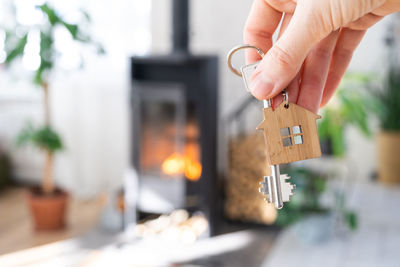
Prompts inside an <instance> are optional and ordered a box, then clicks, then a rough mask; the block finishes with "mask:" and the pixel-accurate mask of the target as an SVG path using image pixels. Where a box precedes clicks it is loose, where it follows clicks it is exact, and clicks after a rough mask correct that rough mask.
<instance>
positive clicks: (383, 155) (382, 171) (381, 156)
mask: <svg viewBox="0 0 400 267" xmlns="http://www.w3.org/2000/svg"><path fill="white" fill-rule="evenodd" d="M378 179H379V181H380V182H382V183H385V184H397V183H400V132H381V133H379V135H378Z"/></svg>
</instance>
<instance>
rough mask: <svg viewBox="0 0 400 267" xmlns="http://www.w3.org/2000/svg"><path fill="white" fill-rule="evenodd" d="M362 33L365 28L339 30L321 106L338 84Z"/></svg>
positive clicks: (362, 35)
mask: <svg viewBox="0 0 400 267" xmlns="http://www.w3.org/2000/svg"><path fill="white" fill-rule="evenodd" d="M364 35H365V30H364V31H357V30H351V29H346V28H343V29H342V30H341V31H340V35H339V39H338V41H337V43H336V47H335V50H334V51H333V55H332V59H331V65H330V67H329V73H328V78H327V80H326V83H325V88H324V93H323V95H322V101H321V105H320V106H321V107H323V106H325V105H326V103H328V101H329V99H330V98H331V97H332V95H333V94H334V92H335V91H336V89H337V87H338V86H339V83H340V81H341V80H342V77H343V75H344V74H345V72H346V69H347V67H348V66H349V64H350V61H351V58H352V56H353V52H354V50H355V49H356V48H357V46H358V45H359V43H360V42H361V40H362V38H363V37H364Z"/></svg>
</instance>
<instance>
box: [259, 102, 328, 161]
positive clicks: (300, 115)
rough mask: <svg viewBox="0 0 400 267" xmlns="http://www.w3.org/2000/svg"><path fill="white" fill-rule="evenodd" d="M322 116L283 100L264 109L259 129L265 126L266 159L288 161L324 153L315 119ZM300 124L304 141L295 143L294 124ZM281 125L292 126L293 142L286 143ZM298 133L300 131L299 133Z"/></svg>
mask: <svg viewBox="0 0 400 267" xmlns="http://www.w3.org/2000/svg"><path fill="white" fill-rule="evenodd" d="M320 118H321V116H319V115H317V114H314V113H312V112H311V111H308V110H307V109H305V108H302V107H300V106H298V105H296V104H294V103H290V104H289V108H285V105H284V103H282V104H280V105H279V106H278V107H277V108H276V109H275V110H273V109H272V108H265V109H264V120H263V122H262V123H261V124H260V125H259V126H258V127H257V130H264V138H265V145H266V149H267V159H268V162H269V164H271V165H276V164H285V163H290V162H294V161H300V160H305V159H311V158H317V157H320V156H321V147H320V144H319V139H318V131H317V124H316V120H317V119H320ZM297 125H299V126H301V129H302V133H301V134H299V135H302V137H303V143H302V144H294V142H293V141H294V140H293V137H294V136H295V135H294V134H293V133H292V127H293V126H297ZM282 128H290V134H291V135H290V137H291V141H292V145H290V146H284V145H283V139H284V138H285V137H284V136H282V135H281V129H282ZM296 135H297V134H296Z"/></svg>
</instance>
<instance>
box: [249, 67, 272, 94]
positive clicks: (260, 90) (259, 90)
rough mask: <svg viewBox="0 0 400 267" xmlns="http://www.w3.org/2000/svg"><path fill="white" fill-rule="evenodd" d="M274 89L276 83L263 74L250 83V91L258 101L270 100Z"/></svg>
mask: <svg viewBox="0 0 400 267" xmlns="http://www.w3.org/2000/svg"><path fill="white" fill-rule="evenodd" d="M273 89H274V83H273V82H272V81H271V80H270V79H269V78H268V77H267V76H265V75H263V73H259V74H258V75H257V76H256V77H255V78H254V79H253V80H252V81H251V82H250V91H251V93H252V94H253V95H254V96H255V97H256V98H258V99H268V98H269V96H270V94H271V92H272V90H273Z"/></svg>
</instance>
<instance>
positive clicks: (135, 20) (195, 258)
mask: <svg viewBox="0 0 400 267" xmlns="http://www.w3.org/2000/svg"><path fill="white" fill-rule="evenodd" d="M251 3H252V1H250V0H247V1H237V2H234V3H233V2H232V1H227V0H220V1H212V0H202V1H190V0H168V1H166V0H153V1H150V0H148V1H143V0H130V1H126V0H115V1H112V2H110V1H103V0H99V1H96V2H93V1H86V0H80V1H78V0H71V1H40V0H38V1H36V0H35V1H32V0H29V1H28V0H15V1H11V0H10V1H8V0H4V1H2V2H1V8H0V14H1V15H0V63H1V64H0V84H1V86H0V109H1V112H0V237H1V238H0V266H109V265H111V264H114V265H118V266H321V265H322V264H324V265H327V266H398V262H399V260H400V256H399V254H398V250H399V249H400V247H399V244H400V230H399V225H400V216H399V215H398V214H397V212H396V210H397V208H398V205H399V204H400V187H399V183H400V155H399V151H400V115H399V114H400V69H399V68H398V62H399V61H398V38H399V34H400V28H399V27H400V18H399V17H398V16H397V15H396V14H395V15H392V16H388V17H386V18H384V19H383V20H382V21H381V22H379V23H378V24H377V25H375V26H374V27H373V28H372V29H370V30H369V31H368V32H367V34H366V36H365V38H364V40H363V42H362V43H361V44H360V46H359V48H358V49H357V50H356V52H355V54H354V56H353V59H352V62H351V65H350V67H349V70H348V72H347V74H346V76H345V77H344V79H343V81H342V83H341V85H340V88H339V90H338V91H337V93H336V95H335V96H334V98H333V99H332V100H331V102H330V103H329V104H328V106H326V107H325V108H323V109H321V110H320V111H319V114H320V115H321V116H322V119H320V120H319V121H318V131H319V138H320V144H321V148H322V152H323V156H322V157H321V158H320V159H313V160H307V161H301V162H296V163H293V164H290V165H288V166H282V173H288V174H289V176H290V177H291V181H292V182H293V183H295V184H296V185H297V189H296V191H295V195H294V196H293V197H292V198H291V201H290V202H289V203H287V204H286V205H285V206H284V208H283V209H282V210H279V211H277V210H276V209H275V208H274V206H273V205H271V204H268V203H267V202H266V201H265V200H264V196H263V195H262V194H260V193H259V192H258V188H259V183H260V182H261V181H262V180H263V177H264V176H265V175H266V171H267V168H268V166H267V162H266V157H265V149H264V139H263V135H262V132H258V131H257V132H256V131H255V128H256V126H257V125H258V124H259V123H260V122H261V121H262V112H261V111H262V103H260V102H258V101H257V100H255V99H254V98H252V97H251V96H250V95H249V93H248V92H246V90H245V88H244V84H243V81H242V79H240V78H238V77H236V76H235V75H233V74H232V73H231V72H230V71H229V70H228V68H227V65H226V55H227V53H228V51H229V50H230V49H231V48H232V47H234V46H236V45H239V44H242V31H243V27H244V23H245V20H246V17H247V14H248V12H249V9H250V6H251ZM234 64H235V65H236V66H240V65H243V64H244V58H243V57H241V56H240V55H238V56H235V58H234Z"/></svg>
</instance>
